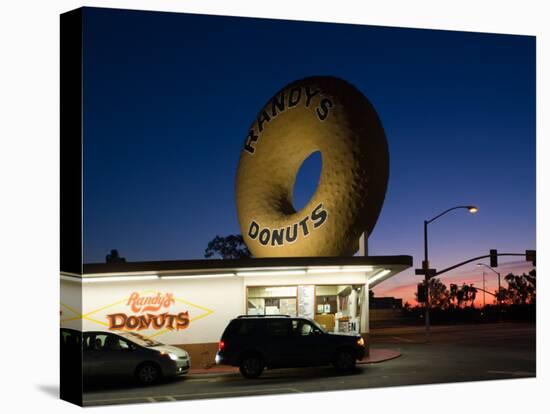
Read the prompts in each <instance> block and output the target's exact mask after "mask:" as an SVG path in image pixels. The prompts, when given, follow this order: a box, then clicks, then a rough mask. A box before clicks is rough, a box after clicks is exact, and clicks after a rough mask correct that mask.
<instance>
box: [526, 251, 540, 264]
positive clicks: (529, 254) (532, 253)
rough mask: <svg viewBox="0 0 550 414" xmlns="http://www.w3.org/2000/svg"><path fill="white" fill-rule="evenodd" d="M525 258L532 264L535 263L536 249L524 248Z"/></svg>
mask: <svg viewBox="0 0 550 414" xmlns="http://www.w3.org/2000/svg"><path fill="white" fill-rule="evenodd" d="M525 260H526V261H528V262H531V263H533V266H536V265H537V251H536V250H525Z"/></svg>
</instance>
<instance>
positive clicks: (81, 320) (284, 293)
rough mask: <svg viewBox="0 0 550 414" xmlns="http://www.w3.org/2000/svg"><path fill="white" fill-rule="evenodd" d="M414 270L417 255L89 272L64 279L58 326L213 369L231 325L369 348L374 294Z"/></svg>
mask: <svg viewBox="0 0 550 414" xmlns="http://www.w3.org/2000/svg"><path fill="white" fill-rule="evenodd" d="M411 265H412V258H411V257H410V256H367V257H314V258H311V257H307V258H306V257H294V258H262V259H243V260H189V261H162V262H134V263H108V264H107V263H97V264H95V263H94V264H85V265H84V266H83V274H82V275H78V274H71V273H63V272H62V274H61V327H65V328H73V329H78V330H81V331H98V330H100V331H114V332H116V331H117V330H121V329H123V330H128V331H132V332H138V333H141V334H142V335H144V336H147V337H149V338H154V339H156V340H158V341H160V342H163V343H167V344H172V345H177V346H182V347H184V348H185V349H186V350H187V351H189V352H190V353H191V356H192V358H193V361H195V364H194V365H197V364H200V365H204V366H206V365H210V364H212V363H213V362H214V356H215V353H216V351H217V343H218V341H219V339H220V337H221V335H222V333H223V330H224V329H225V327H226V326H227V324H228V322H229V321H230V320H231V319H232V318H235V317H236V316H238V315H242V314H288V315H293V316H301V317H307V318H312V319H315V320H317V321H318V322H319V323H320V324H322V325H323V326H325V328H326V329H327V330H329V331H335V332H357V333H360V334H362V335H363V336H364V337H365V338H366V339H367V343H368V333H369V306H368V300H369V295H368V291H369V289H370V288H373V287H374V286H376V285H378V284H379V283H382V282H383V281H384V280H386V279H388V278H390V277H392V276H394V275H396V274H398V273H400V272H401V271H403V270H404V269H407V268H408V267H410V266H411Z"/></svg>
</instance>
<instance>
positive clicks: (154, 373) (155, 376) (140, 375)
mask: <svg viewBox="0 0 550 414" xmlns="http://www.w3.org/2000/svg"><path fill="white" fill-rule="evenodd" d="M160 375H161V374H160V369H159V367H158V366H157V365H155V364H152V363H145V364H142V365H140V366H139V367H138V369H137V370H136V378H137V380H138V381H139V382H140V383H141V384H143V385H151V384H154V383H155V382H157V381H158V380H159V379H160Z"/></svg>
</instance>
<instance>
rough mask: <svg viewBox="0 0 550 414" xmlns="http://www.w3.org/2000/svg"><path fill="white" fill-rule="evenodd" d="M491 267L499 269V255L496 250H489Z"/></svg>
mask: <svg viewBox="0 0 550 414" xmlns="http://www.w3.org/2000/svg"><path fill="white" fill-rule="evenodd" d="M489 256H490V261H491V267H498V255H497V251H496V249H491V250H489Z"/></svg>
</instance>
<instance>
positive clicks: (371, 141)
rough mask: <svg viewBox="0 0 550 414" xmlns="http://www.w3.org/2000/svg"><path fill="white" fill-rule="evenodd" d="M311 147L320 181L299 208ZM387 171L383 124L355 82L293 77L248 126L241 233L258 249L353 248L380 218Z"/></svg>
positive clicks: (282, 253)
mask: <svg viewBox="0 0 550 414" xmlns="http://www.w3.org/2000/svg"><path fill="white" fill-rule="evenodd" d="M314 152H320V153H321V158H322V170H321V176H320V179H319V184H318V186H317V189H316V191H315V193H314V195H313V196H312V198H311V200H310V201H309V202H308V203H307V205H306V206H305V207H304V208H303V209H302V210H300V211H296V210H295V208H294V206H293V200H292V192H293V187H294V183H295V180H296V175H297V173H298V170H299V168H300V166H301V165H302V163H303V162H304V161H305V159H306V158H308V157H309V156H310V155H311V154H313V153H314ZM388 175H389V155H388V147H387V142H386V137H385V134H384V130H383V128H382V124H381V122H380V119H379V118H378V115H377V114H376V111H375V110H374V108H373V106H372V105H371V103H370V102H369V101H368V100H367V98H366V97H365V96H364V95H363V94H362V93H361V92H360V91H359V90H358V89H357V88H355V87H354V86H353V85H351V84H350V83H348V82H346V81H344V80H342V79H338V78H334V77H328V76H322V77H321V76H318V77H310V78H305V79H302V80H298V81H295V82H292V83H291V84H289V85H287V86H286V87H284V88H282V89H281V90H280V91H278V92H277V93H275V95H274V96H273V97H272V98H271V99H270V100H269V101H268V102H267V104H266V105H265V106H264V107H263V108H262V109H261V110H260V112H259V114H258V116H256V118H255V119H254V121H253V123H252V125H251V126H250V128H249V129H248V133H247V136H246V139H245V142H244V148H243V150H242V152H241V157H240V160H239V166H238V170H237V179H236V201H237V214H238V218H239V223H240V226H241V233H242V234H243V238H244V240H245V242H246V244H247V246H248V248H249V249H250V251H251V252H252V254H253V255H254V256H255V257H292V256H346V255H353V254H354V253H355V252H356V251H357V249H358V240H359V237H360V235H361V234H362V233H363V232H367V234H370V233H371V232H372V230H373V228H374V226H375V224H376V221H377V219H378V216H379V214H380V210H381V208H382V204H383V202H384V197H385V194H386V188H387V183H388Z"/></svg>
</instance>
